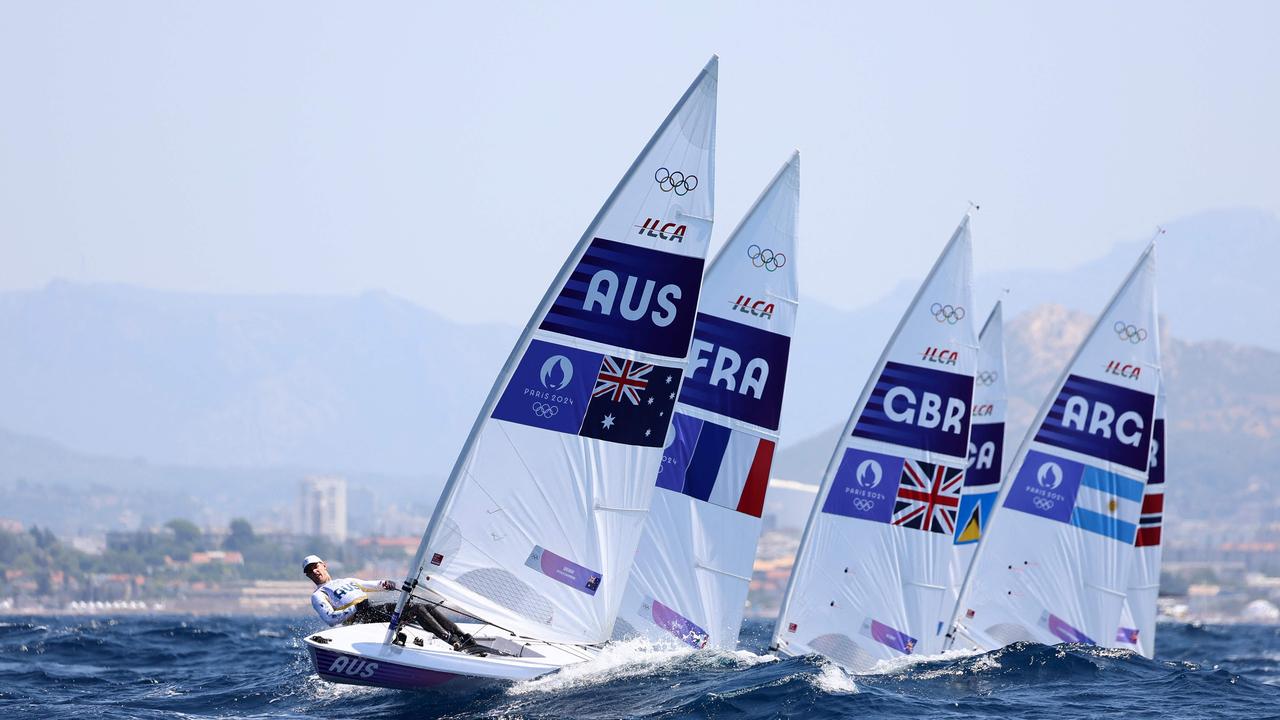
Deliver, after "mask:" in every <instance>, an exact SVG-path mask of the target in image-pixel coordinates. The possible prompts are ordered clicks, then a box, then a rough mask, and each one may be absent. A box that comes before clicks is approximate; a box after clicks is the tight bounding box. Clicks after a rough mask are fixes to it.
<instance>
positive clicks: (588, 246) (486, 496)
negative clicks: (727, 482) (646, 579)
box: [401, 58, 717, 643]
mask: <svg viewBox="0 0 1280 720" xmlns="http://www.w3.org/2000/svg"><path fill="white" fill-rule="evenodd" d="M716 72H717V61H716V59H715V58H713V59H712V60H711V62H709V63H708V64H707V67H706V68H705V69H704V70H703V71H702V72H701V73H700V74H699V75H698V77H697V79H695V80H694V82H693V84H692V85H691V86H690V88H689V89H688V90H687V91H686V92H685V94H684V96H683V97H682V98H681V99H680V101H679V102H678V103H677V104H676V106H675V108H674V109H673V110H672V111H671V113H670V115H668V117H667V118H666V120H665V121H664V122H663V124H662V126H661V127H660V128H659V129H658V131H657V133H656V134H655V135H654V136H653V138H652V139H651V140H650V141H649V143H648V145H646V146H645V148H644V150H643V151H642V152H641V153H640V156H639V157H638V158H637V159H636V161H635V163H634V164H633V165H632V166H631V168H630V169H629V170H628V171H627V173H626V175H625V176H624V177H623V179H622V181H621V182H620V183H619V185H618V186H617V188H616V189H615V190H614V191H613V194H612V195H610V197H609V199H608V200H607V201H606V202H605V205H604V207H602V208H601V210H600V212H599V214H598V215H597V216H596V218H595V220H594V221H592V223H591V225H590V226H589V227H588V228H587V231H586V232H585V233H584V234H583V236H582V238H581V240H579V242H578V245H577V246H576V248H575V249H574V250H573V252H572V253H571V254H570V255H569V258H568V260H567V261H566V263H565V265H564V267H563V268H562V269H561V271H560V273H559V275H558V276H557V277H556V279H555V281H554V282H553V284H552V285H551V287H550V288H549V290H548V291H547V294H546V295H545V296H544V298H543V300H542V302H541V303H540V305H539V306H538V309H537V311H536V312H535V313H534V315H533V317H532V318H531V319H530V321H529V324H528V326H527V327H526V328H525V331H524V333H523V335H522V336H521V338H520V340H519V341H518V342H517V344H516V347H515V348H514V350H513V351H512V354H511V356H510V358H509V359H508V361H507V363H506V366H505V367H504V368H503V370H502V372H501V374H500V375H499V377H498V379H497V381H496V383H495V385H494V387H493V390H492V392H491V393H490V395H489V398H488V400H487V401H486V403H485V405H484V407H483V409H482V411H481V413H480V416H479V417H478V418H477V420H476V423H475V425H474V427H473V429H472V431H471V434H470V436H469V437H468V439H467V442H466V444H465V446H464V447H463V451H462V453H461V455H460V456H459V458H458V461H457V463H456V465H455V466H454V469H453V472H452V473H451V475H450V477H449V481H448V483H447V485H446V488H445V490H444V492H443V493H442V495H441V498H440V501H439V503H438V504H437V507H436V510H435V514H434V515H433V516H432V519H431V524H430V525H429V527H428V528H427V531H426V533H425V534H424V536H423V541H422V545H421V546H420V547H419V549H418V555H417V558H416V559H415V561H414V564H413V566H412V567H411V572H410V575H409V578H408V580H407V581H406V584H407V586H410V587H412V588H413V590H414V591H415V592H417V593H419V594H421V593H423V592H424V591H423V588H422V587H414V586H415V585H416V584H417V583H421V585H422V586H424V587H425V588H427V589H429V590H431V591H434V592H435V593H438V594H439V595H441V596H443V597H444V598H446V601H447V604H448V605H449V606H450V607H452V608H455V609H458V610H461V611H464V612H466V613H469V614H472V615H474V616H476V617H479V618H483V619H484V620H485V621H487V622H489V623H492V624H495V625H499V626H501V627H505V628H507V629H508V630H511V631H513V632H516V633H518V634H520V635H524V636H527V637H532V638H538V639H543V640H549V641H555V642H570V643H598V642H603V641H605V640H607V639H608V638H609V633H610V630H611V628H612V626H613V621H614V617H615V615H616V613H617V610H618V604H619V602H620V601H621V599H622V593H623V590H624V589H625V587H626V578H627V574H628V572H629V570H630V567H631V562H632V559H633V557H634V554H635V548H636V543H637V541H638V540H639V536H640V531H641V529H642V527H643V522H644V518H645V514H646V512H647V510H648V508H649V502H650V498H651V497H652V495H653V478H654V476H655V475H656V474H657V471H658V465H659V461H660V460H661V458H662V445H663V441H664V439H665V438H666V435H667V430H668V427H669V425H670V420H671V414H672V413H671V411H672V409H673V407H674V404H675V399H676V392H677V390H678V388H679V386H680V378H681V375H682V373H683V371H684V366H685V362H686V356H687V354H688V350H689V342H690V338H691V336H692V332H693V324H694V316H695V314H696V308H697V303H698V292H699V287H700V285H701V280H702V270H703V262H704V258H705V257H706V252H707V246H708V240H709V237H710V233H711V222H712V210H713V202H712V199H713V189H714V164H713V160H714V150H715V119H716ZM577 150H578V151H584V150H587V151H589V149H588V148H579V149H577ZM498 290H499V291H500V288H499V289H498ZM404 602H405V597H404V595H402V597H401V604H403V603H404Z"/></svg>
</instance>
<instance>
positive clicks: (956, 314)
mask: <svg viewBox="0 0 1280 720" xmlns="http://www.w3.org/2000/svg"><path fill="white" fill-rule="evenodd" d="M929 312H931V313H933V319H934V320H937V321H938V322H944V323H946V324H948V325H955V324H956V323H958V322H960V321H961V320H963V319H964V308H963V307H961V306H959V305H943V304H942V303H934V304H933V306H932V307H930V308H929Z"/></svg>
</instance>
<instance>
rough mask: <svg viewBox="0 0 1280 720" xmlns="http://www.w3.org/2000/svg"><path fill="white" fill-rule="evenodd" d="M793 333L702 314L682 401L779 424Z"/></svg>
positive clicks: (768, 425) (769, 424)
mask: <svg viewBox="0 0 1280 720" xmlns="http://www.w3.org/2000/svg"><path fill="white" fill-rule="evenodd" d="M790 349H791V338H789V337H787V336H786V335H779V334H778V333H773V332H769V331H768V330H761V329H759V328H754V327H748V326H747V325H743V324H742V323H737V322H733V321H732V320H725V319H724V318H719V317H716V316H715V315H707V314H706V313H698V322H697V324H695V325H694V327H693V344H692V345H691V346H690V352H689V370H688V377H686V378H685V381H684V386H683V388H682V389H681V390H680V402H682V403H685V404H686V405H692V406H693V407H697V408H702V409H703V410H709V411H711V412H713V413H717V414H720V415H723V416H725V417H730V418H733V419H735V420H741V421H743V422H749V423H751V424H752V425H758V426H760V427H763V428H768V429H770V430H777V429H778V416H779V415H780V414H781V412H782V390H783V384H784V383H785V382H786V378H787V355H788V353H789V351H790Z"/></svg>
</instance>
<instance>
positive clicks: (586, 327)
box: [540, 238, 703, 358]
mask: <svg viewBox="0 0 1280 720" xmlns="http://www.w3.org/2000/svg"><path fill="white" fill-rule="evenodd" d="M702 263H703V260H702V258H700V257H687V256H684V255H677V254H675V253H669V252H663V251H661V250H651V249H649V248H643V247H637V246H635V245H628V244H626V243H620V242H614V241H612V240H605V239H604V238H595V239H594V240H592V241H591V245H590V246H589V247H588V248H587V251H586V253H584V254H583V256H582V259H581V260H579V261H578V266H577V267H576V268H574V270H573V274H572V275H570V276H569V280H568V281H567V282H565V285H564V287H563V288H562V289H561V290H560V295H559V296H557V297H556V301H555V303H554V304H553V305H552V306H551V309H550V310H548V311H547V316H546V317H545V318H544V319H543V321H542V325H541V326H540V327H541V328H542V329H543V330H550V331H552V332H558V333H562V334H564V335H572V336H573V337H579V338H582V339H584V340H593V341H595V342H599V343H603V344H605V345H614V346H617V347H624V348H629V349H631V350H637V351H640V352H646V353H652V354H654V355H665V356H667V357H680V358H682V357H684V356H685V353H686V352H687V351H688V349H689V336H690V334H691V332H692V329H693V321H694V314H695V310H696V309H697V307H698V291H699V289H700V288H701V286H702Z"/></svg>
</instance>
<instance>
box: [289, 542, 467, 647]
mask: <svg viewBox="0 0 1280 720" xmlns="http://www.w3.org/2000/svg"><path fill="white" fill-rule="evenodd" d="M302 573H303V574H304V575H306V576H307V577H309V578H311V582H313V583H315V584H316V585H317V586H318V587H317V588H316V591H315V592H314V593H311V607H313V608H315V611H316V614H317V615H319V616H320V619H321V620H323V621H325V622H326V623H328V625H329V626H330V627H336V626H338V625H359V624H362V623H389V622H391V615H392V613H394V612H395V609H396V606H395V603H384V604H380V605H374V604H373V603H372V602H370V601H369V595H368V593H370V592H377V591H378V590H394V589H395V588H396V584H395V583H394V582H392V581H390V580H382V581H374V580H360V579H359V578H350V577H349V578H333V577H330V576H329V566H328V565H326V564H325V562H324V560H321V559H320V557H319V556H317V555H308V556H307V557H306V558H304V559H303V561H302ZM401 617H402V618H403V622H410V623H414V624H416V625H418V626H420V627H422V628H423V629H425V630H427V631H429V632H430V633H431V634H432V635H435V636H436V637H438V638H440V639H441V640H443V641H445V642H446V643H448V644H449V645H450V646H452V647H453V649H454V650H461V651H463V652H474V651H475V650H473V649H475V648H480V646H479V645H476V642H475V640H473V639H472V637H471V635H470V634H468V633H465V632H463V631H462V628H460V627H458V626H457V625H456V624H454V622H453V621H452V620H450V619H449V618H447V617H445V614H444V613H442V612H440V611H439V610H437V609H436V608H435V607H433V606H428V605H415V604H412V603H409V604H406V605H405V606H404V612H403V613H401ZM404 641H405V635H404V633H401V632H397V633H396V639H395V644H397V645H404Z"/></svg>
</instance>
